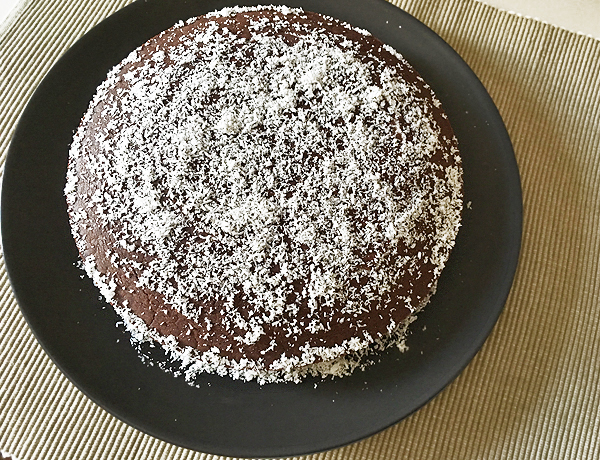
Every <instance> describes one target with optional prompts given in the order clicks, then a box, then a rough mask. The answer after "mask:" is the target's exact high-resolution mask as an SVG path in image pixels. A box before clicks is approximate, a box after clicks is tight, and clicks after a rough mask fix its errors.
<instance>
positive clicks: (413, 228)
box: [65, 7, 462, 378]
mask: <svg viewBox="0 0 600 460" xmlns="http://www.w3.org/2000/svg"><path fill="white" fill-rule="evenodd" d="M268 10H270V11H272V12H273V14H275V16H276V18H277V19H278V20H277V21H274V20H272V19H271V18H270V17H266V18H265V17H261V16H260V15H258V16H256V17H250V18H247V19H246V20H247V25H246V27H247V29H248V30H249V31H250V33H241V32H239V29H236V20H237V19H236V15H239V14H240V13H244V12H247V11H256V9H249V8H227V9H224V10H221V11H220V12H217V13H214V14H212V15H209V16H208V17H209V18H212V19H215V20H214V21H205V22H202V23H201V25H200V26H197V27H193V24H194V23H195V19H191V20H189V21H187V22H185V23H183V22H182V23H180V24H178V25H177V26H176V27H175V29H172V30H171V32H167V33H170V34H172V35H173V36H174V37H176V39H173V40H171V41H170V42H169V46H165V47H160V46H155V45H153V46H155V48H156V49H155V50H154V52H153V53H148V50H147V49H144V48H139V49H137V50H135V51H133V52H132V53H131V54H130V55H129V56H128V57H127V58H126V59H125V60H124V61H123V62H122V63H121V64H119V65H118V66H117V67H115V68H114V69H113V70H112V71H111V72H110V74H109V75H108V78H107V80H106V81H105V82H104V83H103V84H102V85H101V86H100V87H99V88H98V91H97V94H96V96H95V97H94V100H93V101H92V103H91V106H90V110H89V111H88V112H87V114H86V115H85V117H84V119H83V121H82V125H81V128H80V129H79V130H78V132H77V133H76V135H75V138H74V141H73V144H72V148H71V153H70V156H71V160H70V166H69V173H68V178H67V185H66V188H65V193H66V196H67V200H68V203H69V206H70V211H71V213H70V217H71V222H72V226H73V232H74V236H75V238H76V240H77V241H79V242H81V241H83V239H82V237H81V233H80V232H81V231H82V228H85V226H86V222H87V220H88V219H89V216H91V215H93V216H94V219H96V220H97V221H98V222H100V223H101V224H102V225H104V226H106V228H110V229H114V234H115V240H116V241H115V244H116V246H117V247H120V248H121V249H122V251H124V252H123V253H130V254H131V257H130V258H129V259H122V258H121V256H120V254H122V252H119V251H115V252H113V253H110V254H107V255H106V256H107V258H109V259H110V261H111V263H112V264H113V265H114V266H115V267H119V268H120V269H122V270H124V271H125V272H127V273H133V272H135V277H136V281H135V283H136V286H137V287H138V288H140V289H148V290H151V291H153V292H157V293H159V294H160V295H161V296H162V297H163V298H164V303H165V304H166V305H169V306H171V307H172V308H174V309H175V310H177V311H178V312H180V313H181V314H183V315H184V316H185V317H187V318H190V319H191V320H193V321H194V322H197V323H205V322H207V323H208V325H207V329H208V331H210V328H211V321H210V320H208V319H207V318H208V317H206V316H205V313H206V311H203V310H205V309H207V308H209V306H210V305H212V304H211V302H214V299H218V300H219V301H220V302H222V305H223V306H222V310H223V311H224V312H226V314H224V315H223V316H222V318H221V325H222V327H223V328H224V329H225V330H229V331H236V340H237V341H238V342H239V343H240V344H245V345H252V344H256V343H257V342H258V341H259V340H260V338H261V336H263V335H264V334H265V327H267V326H269V327H271V326H274V327H276V326H281V327H286V328H289V332H290V334H295V333H299V332H300V331H301V330H302V329H308V330H309V331H311V332H314V333H317V332H319V331H327V330H329V329H331V327H332V326H331V319H332V316H331V315H329V316H328V315H323V311H327V310H335V309H341V310H342V313H343V315H344V316H343V317H344V318H353V317H357V316H358V315H360V314H361V313H364V312H365V310H366V309H368V306H369V305H370V304H371V302H373V301H379V300H380V299H382V298H385V297H386V296H389V295H390V294H391V293H393V292H394V289H395V287H396V286H397V285H398V284H399V283H400V282H401V278H402V277H403V276H405V273H406V272H407V271H410V270H412V267H414V266H415V263H418V264H423V263H427V264H431V265H432V266H433V267H434V268H433V271H434V280H433V281H432V282H431V285H430V290H433V289H434V288H435V279H437V276H439V273H440V272H441V270H442V268H443V266H444V264H445V262H446V259H447V257H448V253H449V251H450V249H451V247H452V245H453V241H454V238H455V235H456V232H457V230H458V226H459V220H460V210H461V206H462V205H461V198H462V178H461V174H462V173H461V169H460V163H459V160H458V157H457V155H458V153H457V151H456V149H455V148H454V147H452V148H450V149H448V146H447V145H445V144H444V140H443V139H442V138H441V136H440V126H439V124H438V123H437V122H436V120H435V118H434V116H433V114H432V107H433V105H432V104H426V103H424V102H423V98H422V95H421V92H420V91H419V90H418V88H417V86H416V84H415V83H414V82H409V81H407V80H405V79H404V78H402V76H401V75H400V74H399V72H398V68H397V66H388V65H386V63H385V62H383V61H382V60H380V59H377V58H375V57H373V56H371V57H369V58H368V59H365V58H364V56H362V55H361V53H360V45H359V44H357V42H356V41H354V40H350V39H348V38H346V37H345V36H343V35H340V34H324V33H323V31H322V30H321V28H319V27H317V28H314V27H311V26H310V25H307V24H303V23H300V22H291V23H290V22H289V21H288V20H283V19H285V18H295V17H303V15H304V12H303V11H301V10H297V9H289V8H286V7H277V8H274V7H269V8H268ZM259 11H260V9H259ZM216 19H220V20H219V21H216ZM184 28H185V29H186V30H185V33H182V34H178V33H176V31H177V30H183V29H184ZM290 28H291V29H290ZM284 29H285V33H279V32H283V31H284ZM173 31H175V32H173ZM265 31H269V32H268V33H267V32H265ZM360 32H361V33H365V34H366V32H365V31H360ZM286 34H287V35H286ZM159 37H160V36H159ZM386 50H387V52H388V53H391V54H392V55H393V56H394V57H395V58H397V59H398V60H400V61H401V62H403V63H405V61H404V60H403V58H402V57H401V56H399V55H398V54H397V53H396V52H395V51H393V50H391V49H387V48H386ZM405 65H406V64H405ZM434 101H435V102H434V103H436V104H437V103H438V102H437V100H434ZM98 120H100V122H101V123H104V127H103V128H101V129H95V130H93V131H92V130H90V129H89V128H88V126H89V125H90V123H93V122H96V121H98ZM90 133H92V134H90ZM90 151H93V153H90ZM438 151H449V153H448V154H447V155H450V156H453V157H456V158H455V159H453V160H452V162H451V163H452V165H450V166H448V167H446V168H440V171H441V172H440V173H439V174H437V175H436V174H432V173H431V171H432V164H431V161H430V158H431V157H432V156H433V155H434V154H435V153H436V152H438ZM83 156H85V162H86V164H85V171H86V173H85V174H86V175H88V177H96V178H103V180H102V182H101V186H100V185H98V184H99V182H98V181H96V182H94V184H95V187H96V188H95V189H94V190H93V194H92V195H91V196H90V200H89V204H88V206H87V208H86V209H82V208H77V207H75V206H74V205H75V202H76V199H77V196H78V195H79V194H80V190H79V189H78V181H81V180H82V178H81V172H78V171H77V170H76V165H77V159H78V158H81V157H83ZM415 178H426V179H424V180H421V179H419V181H420V182H419V181H415ZM76 208H77V209H76ZM423 216H427V219H428V221H430V225H428V226H427V228H422V227H423V226H422V225H420V224H419V222H422V221H423ZM432 234H433V235H434V236H433V238H432V244H431V245H430V247H424V248H423V249H422V252H419V253H418V257H417V261H416V262H415V260H414V259H413V258H411V257H408V256H399V257H395V255H396V252H397V248H398V247H399V246H400V247H406V248H414V247H415V246H416V245H418V244H420V243H419V242H421V241H424V240H425V239H426V238H430V236H429V235H432ZM78 244H79V243H78ZM142 253H143V257H144V259H143V260H144V263H140V262H139V259H138V257H137V255H138V254H142ZM369 255H376V257H370V256H369ZM425 259H427V260H425ZM84 263H85V267H86V270H87V272H88V273H89V274H90V275H91V276H92V277H93V279H94V281H95V283H96V284H97V285H99V286H101V287H102V293H103V295H104V296H105V297H106V298H107V300H108V301H113V297H114V295H115V294H114V293H115V289H116V288H117V287H116V285H115V281H114V280H113V279H112V278H111V276H110V275H109V274H107V273H102V274H100V273H99V268H98V266H97V264H96V263H95V260H94V257H93V256H89V257H86V260H84ZM353 279H354V280H357V281H358V280H360V283H350V282H349V281H350V280H353ZM240 301H242V302H244V304H245V305H246V308H247V310H248V311H250V312H251V314H249V315H248V314H243V313H242V312H240V309H239V308H238V306H239V302H240ZM426 301H427V299H411V293H410V292H408V293H407V294H406V300H405V301H404V304H405V305H406V306H407V307H408V308H409V309H410V310H413V311H414V310H416V309H418V308H420V307H422V306H423V305H424V303H425V302H426ZM199 302H200V304H199ZM202 302H204V303H202ZM199 305H200V306H199ZM202 305H205V307H202ZM301 305H305V306H308V309H309V311H310V312H311V313H314V315H313V314H309V315H308V317H307V318H304V319H303V320H302V321H304V324H303V325H302V324H301V319H300V318H296V317H295V313H297V312H298V311H299V308H300V306H301ZM118 310H119V311H120V312H121V314H122V315H123V316H124V317H127V318H129V322H128V323H129V324H132V327H131V328H132V329H134V330H138V331H139V330H141V329H144V330H145V331H146V335H148V334H149V332H148V331H150V329H148V327H147V326H146V325H145V324H144V323H143V322H142V321H140V320H139V319H132V317H131V314H128V313H127V312H126V311H127V307H126V306H125V307H123V306H119V308H118ZM290 317H291V318H292V320H291V322H290V320H289V318H290ZM286 321H287V322H286ZM133 323H137V326H135V327H134V326H133ZM398 327H400V325H396V324H395V323H393V321H392V322H390V325H388V329H389V332H393V331H394V330H396V329H397V328H398ZM150 335H153V336H154V337H153V339H154V340H159V341H160V340H161V338H160V337H159V336H157V334H156V333H153V334H150ZM376 339H377V337H372V336H370V335H369V334H368V333H366V332H365V333H364V334H362V333H361V334H360V336H357V337H355V338H354V339H353V340H352V341H345V342H344V343H343V344H342V343H340V344H339V346H338V348H339V349H338V348H335V347H333V348H331V349H329V350H319V351H317V352H315V350H316V349H317V348H318V347H315V346H308V345H307V346H306V347H305V354H304V355H302V356H300V357H296V358H290V357H289V356H288V357H285V356H282V358H281V359H282V360H283V361H282V362H285V361H286V360H289V359H292V360H293V359H295V360H296V361H297V362H296V363H295V365H298V363H299V364H300V365H306V364H310V363H311V362H319V361H328V360H329V361H330V360H331V359H336V358H339V357H340V356H343V355H344V354H346V353H348V352H349V351H358V350H361V349H363V348H364V347H365V346H366V345H368V344H371V343H373V342H374V341H375V340H376ZM162 340H163V342H165V339H162ZM169 340H171V339H168V338H167V340H166V341H167V342H168V341H169ZM171 341H172V340H171ZM165 343H166V342H165ZM170 346H172V348H173V349H177V348H179V349H181V346H180V345H175V344H172V345H170ZM187 353H188V354H189V353H190V352H189V351H188V352H187ZM207 353H208V354H207ZM196 355H198V353H197V352H196ZM209 355H210V357H209ZM221 355H222V353H221V350H219V349H218V347H214V348H213V349H212V350H211V351H210V352H206V353H204V354H202V356H203V357H202V360H204V361H206V362H208V361H207V360H209V361H210V360H212V362H213V364H214V362H220V360H223V359H224V358H223V356H221ZM181 356H183V354H182V355H181ZM307 356H308V358H307ZM327 357H329V358H330V359H328V358H327ZM209 358H210V359H209ZM215 360H216V361H215ZM238 364H239V363H238ZM195 366H197V367H198V366H199V367H200V368H202V370H206V368H207V366H205V365H199V364H198V362H196V364H195ZM262 366H263V367H266V366H265V365H264V364H263V365H262ZM278 366H280V367H281V368H282V369H283V368H285V367H286V365H285V363H284V364H282V363H281V362H279V363H278V361H277V360H276V361H275V362H274V363H273V364H271V365H270V366H269V369H270V370H269V372H272V371H274V370H278ZM208 367H210V366H208ZM217 367H219V366H218V365H217ZM231 367H232V365H231V363H229V364H226V365H225V368H231ZM260 367H261V364H258V365H257V364H256V363H246V365H244V366H241V369H245V370H248V369H253V368H260ZM288 367H289V366H288ZM193 368H194V365H192V367H191V369H193ZM330 370H331V369H330ZM262 371H263V372H266V370H265V369H262ZM244 372H245V371H244ZM244 372H241V374H243V375H241V378H247V377H249V378H253V377H256V372H254V373H253V372H250V373H249V374H248V375H246V374H244ZM230 373H231V372H230Z"/></svg>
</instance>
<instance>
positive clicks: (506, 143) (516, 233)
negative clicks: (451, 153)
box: [1, 0, 522, 457]
mask: <svg viewBox="0 0 600 460" xmlns="http://www.w3.org/2000/svg"><path fill="white" fill-rule="evenodd" d="M145 3H147V2H143V1H138V2H136V3H134V4H132V5H129V6H127V7H125V8H124V9H122V10H120V11H118V12H117V13H115V14H114V15H112V16H110V17H109V18H107V19H106V20H104V21H103V22H102V23H100V24H99V25H98V26H96V27H94V28H93V29H92V30H91V31H90V32H88V34H86V35H85V36H84V38H82V39H80V41H78V42H77V43H76V44H75V45H74V46H73V47H72V48H71V49H70V50H68V51H67V52H66V53H65V55H63V57H61V58H60V59H59V61H58V62H57V63H56V64H55V67H53V69H52V70H51V71H50V72H49V74H48V75H47V76H46V77H45V78H44V80H43V81H42V82H41V83H40V85H39V86H38V88H37V90H36V91H35V92H34V94H33V96H32V97H31V101H30V103H29V104H28V106H27V108H26V109H25V111H24V113H23V115H22V116H21V119H20V120H19V122H18V124H17V127H16V130H15V134H14V137H13V139H15V138H19V137H20V136H23V135H25V132H24V129H25V128H23V126H24V125H26V123H24V122H23V120H24V119H26V118H27V117H28V116H29V113H30V111H31V108H30V107H31V106H32V105H33V104H34V102H35V101H36V100H37V98H38V97H39V94H40V93H43V92H44V91H46V90H47V85H48V81H50V80H49V77H50V74H52V72H53V71H54V69H55V68H58V67H60V65H61V63H62V62H64V61H65V60H68V59H69V57H70V56H71V55H72V54H73V53H76V52H81V51H80V48H81V47H85V40H89V39H90V38H89V37H93V36H94V35H102V34H103V33H106V30H107V28H108V29H110V26H111V24H112V23H115V22H118V21H122V20H123V18H127V17H129V16H131V15H132V14H138V11H137V10H138V9H139V8H143V7H144V5H143V4H145ZM182 3H187V2H185V1H184V2H182ZM220 3H222V2H220ZM238 3H240V2H238ZM247 3H248V4H251V3H252V2H247ZM257 3H261V2H257ZM285 3H287V4H291V3H294V2H285ZM300 3H303V4H305V3H306V2H300ZM348 3H353V2H351V1H348ZM363 3H364V4H370V5H371V6H376V8H374V9H375V10H376V11H378V12H381V11H387V13H388V14H389V15H390V18H391V17H394V15H396V16H402V17H403V21H408V22H409V23H411V24H412V25H414V26H415V27H418V28H420V29H421V31H422V33H423V34H424V35H426V36H427V39H429V40H433V41H437V42H438V43H439V46H440V47H445V52H446V53H448V54H453V55H454V56H455V59H456V62H457V63H458V64H457V65H458V66H459V67H462V68H461V69H460V70H461V71H462V72H463V73H464V75H465V78H468V79H469V80H470V85H471V89H472V91H473V93H477V94H478V96H479V97H481V98H483V99H484V100H485V99H486V98H487V99H488V104H491V106H490V107H489V109H490V110H492V111H493V112H494V113H495V115H496V117H497V118H496V120H492V121H493V122H495V123H497V124H498V126H500V124H501V126H502V129H498V130H496V132H495V134H496V136H497V138H496V141H497V142H498V144H499V145H500V146H501V147H500V149H501V150H503V151H505V152H510V154H512V159H513V160H514V153H512V145H511V143H510V139H509V137H508V134H507V133H506V130H505V128H504V125H503V123H502V120H501V118H500V114H499V113H498V111H497V109H496V107H495V106H494V105H493V102H492V100H491V98H490V97H489V95H488V93H487V91H486V90H485V88H484V87H483V85H482V84H481V83H480V82H479V80H478V79H477V77H476V76H475V74H474V73H473V72H472V71H471V69H470V68H469V67H468V66H467V64H466V63H464V61H463V60H462V59H461V58H460V57H459V56H458V54H457V53H456V52H455V51H454V50H452V49H451V48H450V47H449V46H448V45H447V44H445V42H443V40H441V38H439V37H438V36H437V35H436V34H435V33H434V32H433V31H431V30H430V29H428V28H427V27H426V26H424V25H423V24H422V23H420V22H418V21H417V20H416V19H414V18H413V17H412V16H409V15H408V14H407V13H405V12H403V11H402V10H399V9H398V8H396V7H395V6H393V5H391V4H388V3H385V2H384V1H383V0H369V1H367V2H363ZM211 9H214V8H211ZM313 10H317V9H316V8H313ZM373 32H375V31H373ZM376 35H377V34H376ZM86 37H87V38H86ZM404 54H406V53H404ZM409 60H410V59H409ZM428 81H429V80H428ZM432 86H434V85H433V84H432ZM434 89H435V86H434ZM440 98H441V97H440ZM459 140H460V139H459ZM17 150H18V149H16V148H13V143H12V142H11V145H10V147H9V153H8V155H7V159H6V164H5V171H7V173H8V174H6V175H5V181H4V182H3V186H2V208H1V213H2V221H1V225H2V238H3V248H5V263H6V267H7V273H8V276H9V281H10V282H11V285H13V286H14V287H15V289H14V292H15V295H16V298H17V301H18V303H19V306H20V307H21V311H22V312H23V315H24V317H25V319H26V320H27V322H28V323H29V325H30V328H31V330H32V331H33V332H34V335H35V336H36V338H37V339H38V342H39V343H40V344H41V345H42V347H43V348H44V350H45V351H46V353H47V354H48V355H49V356H50V357H51V359H52V360H53V361H54V362H55V363H56V365H57V366H58V367H59V369H61V371H62V372H63V373H64V374H65V375H67V377H69V379H70V380H71V381H72V382H73V383H74V384H75V385H76V386H77V387H78V388H79V389H80V390H81V391H83V392H84V393H85V394H86V395H87V396H88V397H90V398H91V399H92V400H93V401H95V402H96V403H98V404H99V405H101V406H102V407H104V408H105V409H107V410H108V411H109V412H110V413H112V414H113V415H115V416H117V417H118V418H119V419H121V420H123V421H125V422H126V423H128V424H130V425H132V426H134V427H135V428H137V429H140V430H141V431H144V432H146V433H149V434H151V435H153V436H155V437H158V438H162V439H165V436H164V433H162V432H160V430H158V431H157V430H156V429H153V428H152V427H149V426H147V425H145V424H144V423H140V421H139V420H132V419H131V418H129V419H128V417H127V416H126V414H124V413H123V412H122V411H120V410H118V409H116V408H115V407H113V405H112V404H110V403H106V401H102V398H101V397H99V396H98V394H95V392H94V391H93V390H90V388H88V387H86V386H85V385H84V386H82V385H81V384H80V382H79V381H78V379H77V377H76V376H73V375H70V374H71V372H70V371H69V368H68V366H65V365H64V363H63V360H62V358H61V356H60V354H57V353H56V350H55V349H53V348H52V347H51V346H48V344H47V343H46V339H45V336H44V335H43V334H41V335H40V334H39V332H38V329H39V328H38V321H37V320H36V318H35V317H33V316H32V310H31V309H28V307H27V306H26V305H27V300H24V301H23V297H24V296H23V295H22V292H23V288H22V287H21V286H20V284H21V280H20V278H19V279H17V280H15V279H13V268H12V267H13V266H15V265H18V262H17V260H16V259H17V258H18V254H15V253H13V252H11V249H10V248H12V247H13V246H12V242H11V241H9V240H7V239H6V238H5V235H12V232H11V229H10V228H9V224H10V222H11V220H10V219H11V214H10V213H7V212H5V209H7V208H10V205H9V202H10V200H11V199H13V197H11V196H10V193H9V192H7V190H9V189H10V186H11V184H12V183H13V182H14V181H15V180H16V178H14V177H13V176H11V170H12V169H14V165H13V164H14V162H18V161H19V158H18V153H17ZM509 156H510V155H509ZM512 168H513V174H512V175H511V180H512V183H511V184H509V185H508V186H507V187H508V188H509V189H510V191H511V193H512V196H511V201H512V203H513V206H514V207H513V209H512V217H511V219H512V221H511V225H512V229H511V231H512V235H511V237H512V245H511V248H510V253H509V254H508V258H509V259H510V263H508V264H507V265H506V267H505V272H504V273H502V274H501V275H502V276H501V277H502V278H503V279H504V280H505V282H504V286H502V289H500V290H499V292H498V293H497V297H496V302H495V307H496V308H495V311H494V312H491V313H492V314H490V315H489V318H488V320H487V322H486V323H485V324H483V325H481V328H480V330H479V332H480V334H479V340H478V342H476V343H473V346H472V347H471V348H470V350H469V352H468V353H467V354H466V355H465V356H464V357H462V359H461V362H460V365H459V366H456V368H455V369H454V372H453V373H452V374H451V375H450V374H447V375H446V376H445V380H446V381H445V382H444V383H443V384H441V385H437V388H436V389H435V391H431V392H430V394H429V395H428V397H427V398H423V399H422V400H421V401H419V403H418V404H415V407H413V408H412V410H411V411H408V412H406V413H404V414H403V416H402V417H400V418H399V419H397V420H393V421H391V422H389V423H386V424H384V425H382V426H378V427H376V428H374V429H371V430H368V431H365V432H364V433H362V434H361V435H360V436H354V437H353V438H352V439H348V438H344V439H340V440H339V441H338V442H330V443H329V444H327V445H325V444H321V445H309V444H310V443H307V444H306V445H302V446H300V445H296V446H284V447H282V446H269V447H266V448H265V449H262V450H261V449H259V450H260V451H259V450H257V449H249V448H243V447H242V448H240V446H238V447H237V448H233V449H230V448H229V446H224V445H222V444H220V445H217V444H215V445H208V443H206V442H205V443H204V444H203V445H202V446H200V447H206V448H205V449H204V448H203V449H198V447H199V446H198V445H197V444H193V443H190V442H189V440H186V439H175V438H170V439H167V440H170V441H171V442H173V443H175V444H179V445H182V446H184V447H188V448H191V449H196V450H202V451H205V452H210V453H214V454H218V455H229V456H237V457H255V456H268V457H283V456H291V455H303V454H309V453H314V452H319V451H323V450H327V449H332V448H336V447H340V446H343V445H346V444H348V443H349V442H354V441H358V440H360V439H364V438H366V437H369V436H371V435H373V434H375V433H377V432H379V431H381V430H383V429H385V428H387V427H389V426H391V425H392V424H394V423H396V422H397V421H398V420H400V419H402V418H405V417H407V416H408V415H410V414H412V413H413V412H415V411H416V410H418V409H419V408H421V407H422V406H423V405H424V404H426V403H427V402H428V401H430V400H431V399H433V398H434V397H435V396H436V395H437V394H438V393H439V392H440V391H442V390H443V388H445V387H446V385H447V384H448V383H450V382H451V381H453V380H454V379H455V378H456V376H458V375H459V374H460V372H461V371H462V370H463V369H464V368H465V367H466V366H467V364H468V363H469V362H470V361H471V359H472V358H473V356H474V355H475V354H476V353H477V352H478V351H479V349H480V348H481V346H482V345H483V343H484V342H485V339H486V338H487V336H488V335H489V333H490V332H491V330H492V329H493V327H494V325H495V323H496V321H497V318H498V317H499V315H500V313H501V311H502V309H503V306H504V303H505V301H506V298H507V297H508V294H509V291H510V287H511V285H512V279H513V277H514V274H515V272H516V267H517V264H518V257H519V251H520V245H521V232H522V201H521V200H522V198H521V188H520V180H519V176H518V168H517V165H516V160H515V161H513V164H512ZM7 178H8V179H7ZM6 184H8V186H6V187H5V185H6ZM7 187H8V188H7ZM11 212H12V211H11ZM465 212H467V211H465ZM6 248H9V249H8V251H7V250H6Z"/></svg>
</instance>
